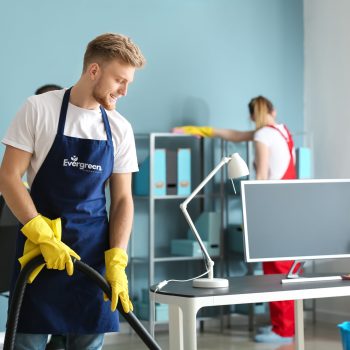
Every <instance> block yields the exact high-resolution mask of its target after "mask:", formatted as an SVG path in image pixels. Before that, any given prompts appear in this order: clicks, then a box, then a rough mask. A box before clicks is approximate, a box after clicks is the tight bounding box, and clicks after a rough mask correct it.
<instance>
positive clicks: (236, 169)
mask: <svg viewBox="0 0 350 350" xmlns="http://www.w3.org/2000/svg"><path fill="white" fill-rule="evenodd" d="M227 174H228V177H229V178H230V179H237V178H240V177H243V176H247V175H249V169H248V166H247V164H246V162H245V161H244V160H243V159H242V158H241V156H240V155H239V154H238V153H233V154H232V156H231V160H230V161H229V162H228V164H227Z"/></svg>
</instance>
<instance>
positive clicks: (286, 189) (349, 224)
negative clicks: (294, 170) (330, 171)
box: [241, 179, 350, 262]
mask: <svg viewBox="0 0 350 350" xmlns="http://www.w3.org/2000/svg"><path fill="white" fill-rule="evenodd" d="M241 190H242V191H241V196H242V207H243V226H244V252H245V260H246V261H247V262H262V261H278V260H302V261H304V260H309V259H325V258H347V257H350V179H344V180H337V179H332V180H282V181H242V183H241Z"/></svg>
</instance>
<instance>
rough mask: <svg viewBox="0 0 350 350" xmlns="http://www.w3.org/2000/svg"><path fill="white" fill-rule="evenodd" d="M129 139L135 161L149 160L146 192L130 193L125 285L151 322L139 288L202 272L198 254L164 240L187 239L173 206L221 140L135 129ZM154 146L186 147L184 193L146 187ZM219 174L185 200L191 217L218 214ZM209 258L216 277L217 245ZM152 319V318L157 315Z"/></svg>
mask: <svg viewBox="0 0 350 350" xmlns="http://www.w3.org/2000/svg"><path fill="white" fill-rule="evenodd" d="M135 140H136V148H137V152H138V159H139V162H141V163H142V162H143V161H144V160H147V161H148V160H149V169H150V174H149V179H148V180H149V194H147V195H142V196H140V195H137V194H134V206H135V215H134V227H133V232H132V235H131V238H130V243H129V248H128V249H129V266H128V275H129V285H130V288H129V289H130V291H131V294H132V297H133V299H134V301H135V303H136V304H137V305H140V304H142V312H141V313H140V314H139V315H138V316H141V317H142V318H146V320H145V321H149V322H152V321H153V317H154V316H153V312H154V310H148V311H149V312H148V313H147V312H145V297H144V293H142V290H144V289H145V288H147V289H148V287H149V286H150V285H152V284H155V283H159V282H161V281H163V280H169V279H180V280H184V279H187V278H193V277H195V276H198V275H199V274H201V273H203V272H204V271H205V264H204V259H203V257H202V256H175V255H172V254H171V250H170V245H171V240H173V239H186V238H188V237H187V235H188V231H189V226H188V224H187V222H186V220H185V218H184V217H183V214H182V212H181V211H180V208H179V206H180V204H181V203H182V202H183V201H184V200H185V199H186V198H187V196H188V195H189V194H190V193H191V192H192V190H193V189H194V188H195V187H196V186H197V185H198V184H199V183H200V182H201V181H202V179H203V178H204V177H205V176H206V175H207V174H208V173H209V172H210V170H211V169H212V168H213V166H214V165H215V163H217V162H219V161H220V158H221V157H222V153H223V142H221V141H220V140H215V139H199V138H196V137H193V136H189V135H176V134H171V133H151V134H136V135H135ZM157 148H165V149H171V150H174V149H177V148H190V149H191V184H192V186H191V191H190V192H189V194H188V195H174V194H172V195H161V196H159V195H155V194H154V192H153V191H152V187H153V186H152V183H153V181H154V174H153V170H154V153H155V149H157ZM223 176H224V175H223V174H221V175H218V176H217V177H216V178H215V179H214V180H213V182H214V183H213V184H211V185H208V186H206V188H205V189H204V190H203V191H202V192H201V193H200V194H198V195H197V196H196V197H195V200H193V201H192V202H191V204H190V206H189V208H188V210H189V212H190V215H191V217H192V218H194V219H196V217H198V216H199V215H200V213H201V212H203V211H207V210H214V211H215V210H216V211H219V212H220V213H223V210H222V206H223V196H222V191H223V186H222V179H223ZM220 191H221V193H220ZM220 240H221V242H223V215H222V217H221V222H220ZM221 247H222V245H221ZM212 258H213V259H214V261H215V264H216V269H215V271H216V273H217V274H218V276H222V273H223V249H221V251H220V254H218V255H217V256H212ZM136 311H137V310H136ZM157 312H158V310H157V309H156V310H155V313H156V314H157ZM159 312H160V311H159ZM145 315H148V317H145ZM162 319H163V317H162ZM161 322H163V321H161ZM156 323H158V321H157V320H156Z"/></svg>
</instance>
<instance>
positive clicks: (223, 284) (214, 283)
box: [192, 278, 228, 288]
mask: <svg viewBox="0 0 350 350" xmlns="http://www.w3.org/2000/svg"><path fill="white" fill-rule="evenodd" d="M192 286H193V287H195V288H227V287H228V280H227V279H224V278H197V279H195V280H193V283H192Z"/></svg>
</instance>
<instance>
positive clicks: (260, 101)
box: [248, 96, 274, 129]
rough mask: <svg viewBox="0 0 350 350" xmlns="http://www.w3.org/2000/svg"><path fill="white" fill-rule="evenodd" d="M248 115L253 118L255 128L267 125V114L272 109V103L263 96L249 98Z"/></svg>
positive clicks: (268, 119) (268, 120) (268, 121)
mask: <svg viewBox="0 0 350 350" xmlns="http://www.w3.org/2000/svg"><path fill="white" fill-rule="evenodd" d="M248 108H249V113H250V117H251V118H253V116H254V122H255V125H256V128H257V129H260V128H262V127H264V126H266V125H269V123H270V118H269V114H271V113H272V112H273V111H274V107H273V104H272V102H271V101H270V100H268V99H267V98H266V97H263V96H257V97H254V98H252V99H251V100H250V102H249V105H248Z"/></svg>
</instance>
